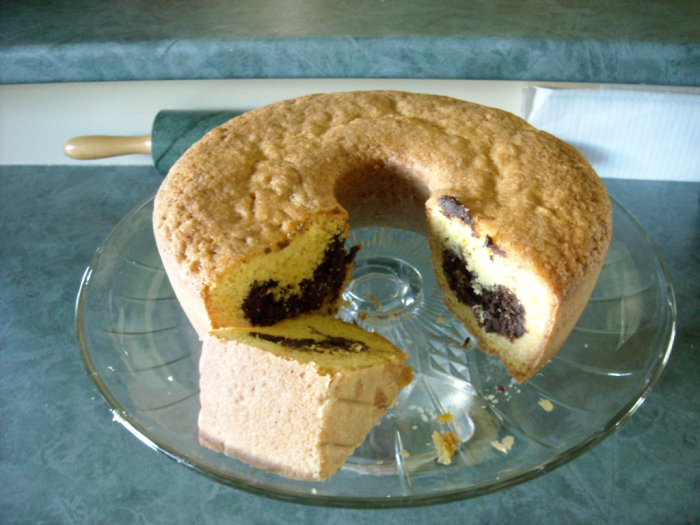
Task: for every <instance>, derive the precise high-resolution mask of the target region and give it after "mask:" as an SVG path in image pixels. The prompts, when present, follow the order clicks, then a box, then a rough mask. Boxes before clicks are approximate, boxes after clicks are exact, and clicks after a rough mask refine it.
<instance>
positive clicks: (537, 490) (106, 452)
mask: <svg viewBox="0 0 700 525" xmlns="http://www.w3.org/2000/svg"><path fill="white" fill-rule="evenodd" d="M161 180H162V179H161V177H160V175H158V174H157V172H156V170H155V169H153V168H146V167H99V168H97V167H90V166H78V167H51V166H18V167H7V166H5V167H0V232H2V233H0V370H1V371H2V373H1V374H0V429H1V432H0V482H1V484H2V490H0V522H1V523H3V524H8V525H11V524H27V523H51V524H53V523H90V524H93V523H109V524H115V523H148V524H159V523H163V524H168V525H171V524H177V523H187V524H191V523H202V524H218V523H222V524H223V523H226V524H246V525H249V524H255V523H261V524H262V523H264V524H277V523H279V524H285V525H287V524H295V523H300V524H302V523H303V524H308V523H320V524H336V525H344V524H353V525H355V524H369V523H378V522H382V523H384V524H385V525H394V524H397V525H398V524H401V525H411V524H416V525H418V524H420V525H423V524H426V523H479V524H494V525H495V524H498V525H502V524H506V523H518V524H520V523H537V524H543V525H546V524H550V523H551V524H560V523H568V524H579V523H581V524H597V523H614V524H620V525H625V524H635V525H637V524H660V523H663V524H668V525H673V524H678V525H680V524H696V523H699V522H700V500H699V499H698V494H699V493H700V442H699V440H698V439H699V436H700V418H699V417H698V412H699V408H698V397H699V394H700V342H699V341H698V334H700V297H699V296H698V293H697V290H698V289H699V288H700V208H699V204H700V201H699V196H700V184H697V183H671V182H641V181H625V180H609V181H606V183H607V184H608V188H609V190H610V192H611V194H612V195H613V196H615V197H616V198H617V199H618V200H619V201H621V203H622V204H623V205H625V206H627V207H628V208H629V209H630V210H631V212H632V213H633V214H634V215H635V216H636V217H637V218H638V219H639V220H640V222H641V223H642V225H643V226H644V227H645V228H646V229H647V231H648V232H649V233H650V235H651V237H652V238H653V239H654V241H655V242H656V243H657V244H658V246H659V248H660V250H661V252H662V253H663V255H664V257H665V261H666V263H667V265H668V267H669V269H670V273H671V276H672V279H673V281H674V285H675V287H676V293H677V300H678V334H677V338H676V344H675V348H674V351H673V354H672V356H671V359H670V362H669V364H668V367H667V369H666V371H665V373H664V374H663V376H662V377H661V379H660V380H659V382H658V384H657V385H656V387H655V389H654V390H653V391H652V393H651V395H650V396H649V398H648V399H647V401H646V402H645V403H644V405H643V406H642V407H641V408H640V409H639V410H638V411H637V412H636V413H635V414H634V416H633V417H632V418H631V419H630V420H629V421H628V422H626V423H625V424H624V425H623V426H622V427H621V428H620V429H619V430H618V431H617V432H616V433H614V434H613V435H612V436H611V437H609V438H608V439H606V440H605V441H604V442H603V443H602V444H600V445H598V446H597V447H596V448H594V449H593V450H592V451H590V452H588V453H586V454H584V455H583V456H581V457H580V458H578V459H576V460H575V461H573V462H571V463H569V464H567V465H565V466H563V467H561V468H559V469H558V470H555V471H554V472H552V473H550V474H547V475H545V476H543V477H540V478H538V479H536V480H533V481H531V482H528V483H525V484H523V485H520V486H517V487H515V488H512V489H509V490H506V491H502V492H499V493H496V494H493V495H490V496H485V497H482V498H478V499H474V500H468V501H463V502H458V503H452V504H447V505H441V506H436V507H428V508H419V509H406V510H377V511H360V510H338V509H327V508H314V507H305V506H299V505H294V504H290V503H282V502H278V501H272V500H268V499H264V498H261V497H258V496H253V495H250V494H247V493H244V492H239V491H236V490H233V489H230V488H227V487H224V486H221V485H218V484H216V483H215V482H213V481H210V480H208V479H206V478H204V477H201V476H199V475H198V474H196V473H194V472H192V471H190V470H189V469H187V468H185V467H183V466H181V465H178V464H177V463H175V462H173V461H171V460H170V459H168V458H166V457H165V456H164V455H161V454H159V453H156V452H154V451H152V450H151V449H149V448H148V447H146V446H145V445H144V444H143V443H141V442H140V441H138V440H137V439H136V438H135V437H134V436H132V435H131V434H130V433H129V432H127V431H126V430H125V429H124V428H123V427H122V426H121V425H120V424H118V423H115V422H113V421H112V414H111V412H110V411H109V409H108V407H107V405H106V404H105V402H104V401H103V400H102V398H101V397H100V396H99V394H98V393H97V391H96V390H95V388H94V387H93V385H92V383H91V382H90V380H89V378H88V377H87V374H86V373H85V370H84V368H83V365H82V362H81V360H80V355H79V348H78V342H77V338H76V332H75V328H74V300H75V296H76V294H77V291H78V286H79V283H80V280H81V277H82V274H83V271H84V268H85V267H86V265H87V264H88V263H89V261H90V259H91V257H92V255H93V253H94V251H95V250H96V249H97V247H98V246H99V245H100V244H101V243H102V241H103V240H104V238H105V237H106V236H107V235H108V233H109V232H110V231H111V230H112V229H113V228H114V226H115V225H116V224H117V222H118V221H119V220H120V219H121V218H122V217H123V216H124V215H125V214H126V213H127V212H128V211H129V210H131V209H132V207H133V206H135V205H136V204H137V203H139V202H140V201H141V200H143V199H144V198H145V197H147V196H148V195H150V194H151V193H152V192H154V191H155V190H156V189H157V187H158V185H159V183H160V181H161Z"/></svg>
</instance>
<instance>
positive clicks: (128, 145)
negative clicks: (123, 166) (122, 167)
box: [63, 135, 151, 160]
mask: <svg viewBox="0 0 700 525" xmlns="http://www.w3.org/2000/svg"><path fill="white" fill-rule="evenodd" d="M63 153H65V154H66V155H68V156H69V157H71V158H73V159H78V160H89V159H103V158H105V157H117V156H119V155H131V154H134V153H151V136H150V135H141V136H138V137H119V136H113V135H85V136H82V137H73V138H72V139H70V140H68V142H66V143H65V144H64V145H63Z"/></svg>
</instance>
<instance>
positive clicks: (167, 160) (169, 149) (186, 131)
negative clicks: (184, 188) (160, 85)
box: [63, 110, 244, 175]
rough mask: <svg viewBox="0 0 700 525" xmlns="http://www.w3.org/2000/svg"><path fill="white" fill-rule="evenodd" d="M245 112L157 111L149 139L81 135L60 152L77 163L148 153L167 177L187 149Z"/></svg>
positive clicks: (66, 144) (147, 137) (71, 140)
mask: <svg viewBox="0 0 700 525" xmlns="http://www.w3.org/2000/svg"><path fill="white" fill-rule="evenodd" d="M242 113H244V111H242V110H240V111H236V110H225V111H177V110H163V111H159V112H158V114H157V115H156V118H155V120H154V121H153V126H152V127H151V134H150V135H140V136H133V137H120V136H114V135H84V136H80V137H73V138H72V139H70V140H68V141H67V142H66V143H65V144H64V145H63V152H64V153H65V154H66V155H68V156H69V157H71V158H73V159H77V160H89V159H103V158H106V157H116V156H119V155H132V154H136V153H146V154H148V153H150V154H151V156H152V157H153V164H154V165H155V167H156V169H157V170H158V172H159V173H161V174H162V175H166V174H167V173H168V171H169V170H170V167H171V166H172V165H173V164H175V162H176V161H177V159H179V158H180V157H181V156H182V154H183V153H184V152H185V151H187V149H188V148H189V147H190V146H191V145H192V144H194V143H195V142H197V141H198V140H199V139H201V138H202V137H203V136H204V135H205V134H206V133H207V132H209V131H211V130H212V129H214V128H215V127H217V126H220V125H221V124H223V123H224V122H227V121H229V120H231V119H232V118H234V117H237V116H239V115H241V114H242Z"/></svg>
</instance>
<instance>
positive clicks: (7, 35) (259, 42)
mask: <svg viewBox="0 0 700 525" xmlns="http://www.w3.org/2000/svg"><path fill="white" fill-rule="evenodd" d="M1 8H2V12H3V14H2V16H0V82H3V83H33V82H78V81H100V80H141V79H152V80H160V79H211V78H446V79H498V80H533V81H569V82H601V83H632V84H636V83H645V84H664V85H684V86H698V85H700V4H698V3H697V2H688V1H683V0H668V1H665V2H644V3H640V2H636V1H634V0H611V1H605V0H590V1H586V2H560V1H557V0H533V1H530V2H521V1H519V0H493V1H489V2H481V1H477V0H449V1H440V2H427V1H425V0H402V1H400V2H399V1H397V0H358V1H353V2H350V1H342V2H339V1H336V2H331V1H323V0H296V1H294V2H285V1H280V0H239V1H236V2H197V1H195V0H180V1H178V2H169V3H165V4H163V3H160V2H141V1H137V0H116V1H113V2H95V1H76V2H52V1H48V0H28V1H24V2H12V1H4V2H2V5H1Z"/></svg>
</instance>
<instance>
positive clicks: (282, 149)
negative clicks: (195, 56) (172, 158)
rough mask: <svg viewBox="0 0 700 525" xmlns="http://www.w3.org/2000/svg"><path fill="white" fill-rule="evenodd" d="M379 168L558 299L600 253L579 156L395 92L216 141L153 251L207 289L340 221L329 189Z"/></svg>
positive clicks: (191, 159)
mask: <svg viewBox="0 0 700 525" xmlns="http://www.w3.org/2000/svg"><path fill="white" fill-rule="evenodd" d="M376 164H382V165H385V166H389V167H392V166H398V167H400V168H401V169H402V170H405V171H409V172H411V173H412V174H413V178H414V179H413V183H414V184H415V185H417V186H419V187H425V188H427V190H428V191H429V192H430V193H431V194H432V195H433V196H439V195H442V194H448V195H452V196H455V197H457V198H458V199H459V200H460V201H461V202H462V203H464V204H465V205H466V206H467V207H468V208H469V210H470V214H471V215H472V218H473V219H474V221H475V222H476V223H477V224H478V227H479V228H480V230H482V231H484V232H485V233H488V234H489V235H490V236H491V237H492V238H497V239H498V245H499V247H501V248H502V249H504V250H505V251H508V250H509V248H510V247H511V245H514V246H517V247H518V250H517V251H518V253H520V254H521V255H522V256H523V257H524V258H525V259H527V260H529V261H531V263H532V264H533V266H534V267H536V268H540V269H541V271H542V273H543V274H545V275H546V276H547V279H551V280H552V281H553V282H552V284H553V285H554V288H556V289H559V290H561V291H562V292H564V293H565V292H566V289H567V288H569V287H570V286H571V285H572V284H575V282H576V281H577V278H580V277H581V276H584V275H586V274H587V272H588V269H589V268H590V267H591V266H592V265H593V266H594V265H596V264H598V263H599V262H600V260H601V259H602V257H603V256H604V254H605V250H606V248H607V243H608V240H609V237H610V230H611V219H610V216H611V209H610V204H609V200H608V197H607V193H606V191H605V188H604V186H603V184H602V182H601V181H600V179H599V178H598V177H597V176H596V175H595V173H594V172H593V170H592V168H591V167H590V165H589V164H588V162H587V161H586V160H585V159H584V158H583V157H582V156H581V155H580V154H579V153H578V152H577V151H576V150H575V149H574V148H573V147H571V146H569V145H567V144H565V143H564V142H562V141H560V140H558V139H556V138H555V137H552V136H551V135H549V134H547V133H545V132H542V131H538V130H536V129H534V128H532V127H531V126H530V125H528V124H527V123H526V122H524V121H523V120H522V119H520V118H518V117H516V116H514V115H512V114H510V113H507V112H503V111H500V110H497V109H492V108H487V107H484V106H480V105H476V104H471V103H468V102H464V101H459V100H455V99H451V98H447V97H441V96H434V95H420V94H411V93H402V92H390V91H370V92H350V93H334V94H322V95H309V96H305V97H301V98H298V99H292V100H286V101H282V102H279V103H276V104H272V105H269V106H266V107H264V108H260V109H259V110H254V111H250V112H248V113H245V114H244V115H242V116H240V117H238V118H236V119H234V120H232V121H230V122H228V123H226V124H224V125H223V126H221V127H219V128H216V129H215V130H213V131H211V132H210V133H209V134H208V135H206V136H205V137H204V138H203V139H202V140H201V141H200V142H198V143H197V144H195V145H194V146H193V147H192V148H191V149H190V150H189V151H188V152H187V153H186V154H185V155H184V156H183V157H182V158H181V159H180V161H179V162H177V163H176V164H175V166H173V168H172V170H171V172H170V174H169V175H168V177H167V178H166V179H165V181H164V183H163V185H162V187H161V189H160V191H159V192H158V195H157V198H156V203H155V213H154V223H155V231H156V238H157V239H158V241H159V245H160V248H161V250H162V253H165V254H166V255H167V256H168V257H169V258H172V259H173V261H174V262H175V263H176V265H177V266H178V267H179V268H180V271H181V272H184V274H186V276H187V280H188V281H189V282H190V283H191V284H192V285H194V286H195V287H196V288H199V289H201V288H202V287H205V286H207V285H210V284H211V283H212V282H213V280H215V279H216V278H217V277H218V276H219V275H220V274H221V272H225V271H226V270H227V269H228V268H229V267H230V266H231V264H234V263H236V262H237V261H240V260H247V259H249V258H251V257H254V256H255V255H257V254H260V253H263V252H264V251H265V249H269V247H270V246H275V245H276V244H277V243H280V242H285V241H287V240H289V239H290V238H293V236H294V234H295V233H296V232H298V231H299V230H301V229H303V228H304V227H305V225H306V224H308V221H309V220H312V219H313V217H314V216H316V215H317V214H333V213H339V212H340V213H344V211H341V208H340V207H339V204H338V200H336V192H335V187H336V183H337V181H338V180H339V179H341V178H342V177H343V176H344V175H345V174H347V173H349V172H353V171H354V170H362V169H365V168H367V167H369V166H373V165H376ZM339 200H340V201H341V202H342V200H343V198H342V196H340V199H339Z"/></svg>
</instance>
